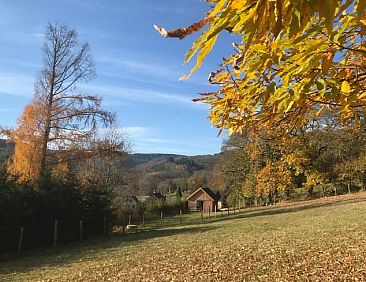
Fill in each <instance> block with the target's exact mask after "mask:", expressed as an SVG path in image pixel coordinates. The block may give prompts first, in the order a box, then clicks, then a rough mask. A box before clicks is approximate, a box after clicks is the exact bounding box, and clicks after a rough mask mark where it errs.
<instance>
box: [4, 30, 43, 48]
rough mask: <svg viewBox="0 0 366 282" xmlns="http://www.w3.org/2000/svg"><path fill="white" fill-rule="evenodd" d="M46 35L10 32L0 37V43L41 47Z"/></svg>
mask: <svg viewBox="0 0 366 282" xmlns="http://www.w3.org/2000/svg"><path fill="white" fill-rule="evenodd" d="M43 37H44V34H43V33H39V32H23V31H9V32H3V33H1V35H0V41H5V42H12V43H16V44H22V45H28V46H40V44H41V43H42V41H43Z"/></svg>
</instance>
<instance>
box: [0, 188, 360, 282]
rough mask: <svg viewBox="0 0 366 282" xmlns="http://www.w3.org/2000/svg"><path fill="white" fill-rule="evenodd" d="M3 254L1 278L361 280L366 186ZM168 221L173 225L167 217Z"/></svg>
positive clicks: (27, 279) (57, 279)
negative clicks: (14, 255) (358, 190)
mask: <svg viewBox="0 0 366 282" xmlns="http://www.w3.org/2000/svg"><path fill="white" fill-rule="evenodd" d="M169 221H170V222H169V223H168V222H167V221H165V224H164V225H160V224H159V222H156V223H155V226H153V228H151V227H150V229H148V228H147V229H145V230H144V231H141V232H139V233H137V234H128V235H126V236H116V237H114V238H111V239H109V240H104V241H95V242H85V243H82V244H74V245H69V246H67V247H66V246H65V247H61V248H59V249H58V250H56V251H53V250H44V251H40V250H38V251H32V252H30V253H27V254H25V255H23V256H22V257H18V258H9V257H8V258H2V259H1V260H0V280H4V281H103V280H106V281H352V280H354V281H356V280H357V279H358V281H364V280H365V279H366V256H365V254H366V194H365V193H360V194H357V195H352V196H341V197H332V198H326V199H321V200H316V201H309V202H301V203H292V204H284V205H278V206H275V207H264V208H257V209H252V210H245V211H242V212H241V213H236V214H234V215H233V214H231V215H230V216H223V217H220V216H219V217H218V218H217V219H214V218H211V219H210V220H208V219H206V221H205V222H204V223H201V222H200V216H199V214H195V215H192V216H188V215H186V216H185V217H184V224H183V225H180V224H179V219H178V218H175V219H169ZM168 224H169V225H168Z"/></svg>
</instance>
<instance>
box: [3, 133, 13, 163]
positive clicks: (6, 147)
mask: <svg viewBox="0 0 366 282" xmlns="http://www.w3.org/2000/svg"><path fill="white" fill-rule="evenodd" d="M13 151H14V144H13V143H10V142H7V141H6V140H4V139H0V165H2V164H3V163H4V162H5V161H6V159H7V158H8V157H10V156H11V155H12V153H13Z"/></svg>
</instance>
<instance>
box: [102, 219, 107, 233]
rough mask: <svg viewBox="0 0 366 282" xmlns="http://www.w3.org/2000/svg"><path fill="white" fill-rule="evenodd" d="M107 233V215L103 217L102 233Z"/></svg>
mask: <svg viewBox="0 0 366 282" xmlns="http://www.w3.org/2000/svg"><path fill="white" fill-rule="evenodd" d="M106 233H107V217H106V216H104V217H103V235H106Z"/></svg>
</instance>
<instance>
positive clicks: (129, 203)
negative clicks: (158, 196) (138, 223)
mask: <svg viewBox="0 0 366 282" xmlns="http://www.w3.org/2000/svg"><path fill="white" fill-rule="evenodd" d="M138 205H139V200H138V199H137V197H136V196H128V197H127V198H126V201H125V206H126V207H129V208H133V209H135V208H137V207H138Z"/></svg>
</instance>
